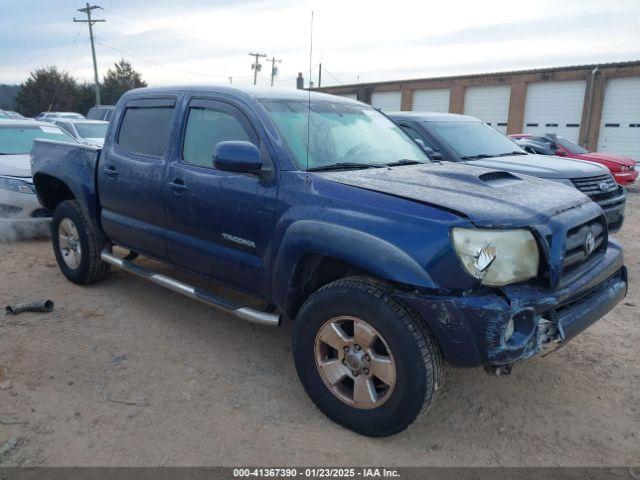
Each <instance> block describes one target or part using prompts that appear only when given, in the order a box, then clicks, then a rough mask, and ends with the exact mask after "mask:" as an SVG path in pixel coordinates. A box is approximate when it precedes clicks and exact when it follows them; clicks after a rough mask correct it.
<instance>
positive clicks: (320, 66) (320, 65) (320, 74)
mask: <svg viewBox="0 0 640 480" xmlns="http://www.w3.org/2000/svg"><path fill="white" fill-rule="evenodd" d="M321 85H322V62H320V64H319V65H318V88H320V86H321Z"/></svg>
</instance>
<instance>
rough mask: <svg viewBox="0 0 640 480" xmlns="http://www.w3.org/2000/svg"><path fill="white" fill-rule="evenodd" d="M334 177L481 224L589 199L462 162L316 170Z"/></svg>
mask: <svg viewBox="0 0 640 480" xmlns="http://www.w3.org/2000/svg"><path fill="white" fill-rule="evenodd" d="M314 175H318V176H319V177H321V178H323V179H325V180H329V181H332V182H337V183H342V184H345V185H351V186H353V187H358V188H363V189H367V190H372V191H376V192H380V193H384V194H387V195H393V196H396V197H401V198H406V199H408V200H413V201H416V202H420V203H425V204H429V205H433V206H436V207H440V208H444V209H446V210H449V211H453V212H455V213H456V214H459V215H461V216H463V217H466V218H468V219H469V220H471V221H472V222H473V223H474V224H476V225H477V226H487V227H489V226H490V227H519V226H529V225H532V224H535V223H543V222H545V221H546V220H547V219H548V218H549V217H552V216H553V215H556V214H558V213H560V212H563V211H565V210H569V209H571V208H574V207H576V206H578V205H581V204H584V203H588V202H590V201H591V200H589V198H588V197H587V196H585V195H583V194H582V193H580V192H579V191H578V190H577V189H575V188H573V187H569V186H565V185H562V184H560V183H557V182H550V181H548V180H542V179H539V178H535V177H529V176H520V175H515V174H512V173H508V172H504V171H499V170H491V169H487V168H479V167H472V166H469V165H465V164H460V163H446V164H435V163H432V164H426V165H409V166H401V167H390V168H376V169H373V168H372V169H367V170H348V171H339V172H318V173H314Z"/></svg>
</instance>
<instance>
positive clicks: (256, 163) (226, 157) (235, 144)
mask: <svg viewBox="0 0 640 480" xmlns="http://www.w3.org/2000/svg"><path fill="white" fill-rule="evenodd" d="M213 166H214V167H215V168H217V169H218V170H222V171H225V172H237V173H257V172H258V171H259V170H260V169H261V168H262V159H261V158H260V150H258V147H256V146H255V145H254V144H253V143H251V142H240V141H231V142H220V143H218V144H217V145H216V148H215V150H214V152H213Z"/></svg>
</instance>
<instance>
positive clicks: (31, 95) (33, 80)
mask: <svg viewBox="0 0 640 480" xmlns="http://www.w3.org/2000/svg"><path fill="white" fill-rule="evenodd" d="M77 89H78V84H77V82H76V80H75V79H74V78H73V77H72V76H71V75H69V73H68V72H62V71H59V70H58V68H57V67H56V66H55V65H54V66H50V67H43V68H38V69H36V70H34V71H33V72H31V73H30V74H29V78H28V79H27V80H26V81H25V82H24V83H23V84H22V85H21V89H20V93H18V95H17V97H16V105H17V106H18V109H19V110H20V112H22V114H23V115H27V116H29V117H31V116H34V115H38V114H39V113H40V112H46V111H48V110H51V111H56V110H58V111H65V110H68V111H74V110H75V109H76V108H77Z"/></svg>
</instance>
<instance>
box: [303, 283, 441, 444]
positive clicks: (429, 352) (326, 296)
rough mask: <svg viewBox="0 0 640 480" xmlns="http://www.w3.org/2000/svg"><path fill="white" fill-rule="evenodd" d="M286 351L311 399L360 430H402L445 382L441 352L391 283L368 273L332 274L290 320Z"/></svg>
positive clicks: (371, 433) (368, 432) (340, 421)
mask: <svg viewBox="0 0 640 480" xmlns="http://www.w3.org/2000/svg"><path fill="white" fill-rule="evenodd" d="M336 327H337V328H336ZM356 331H357V332H358V333H356ZM335 332H338V335H337V336H334V333H335ZM362 332H364V334H363V333H362ZM371 338H375V341H374V342H373V343H372V345H373V347H371V346H370V345H371V342H370V339H371ZM345 339H346V343H345V342H344V340H345ZM359 339H360V340H363V339H364V341H361V342H360V343H362V344H363V345H362V346H360V345H359V344H358V343H357V341H360V340H359ZM367 345H369V346H367ZM356 347H360V348H359V349H356ZM341 348H342V350H343V351H344V353H343V354H340V349H341ZM292 350H293V357H294V362H295V366H296V370H297V372H298V377H299V378H300V381H301V383H302V385H303V386H304V389H305V390H306V392H307V394H308V395H309V397H311V400H312V401H313V402H314V403H315V405H316V406H317V407H318V408H319V409H320V410H321V411H322V412H323V413H324V414H325V415H327V416H328V417H329V418H330V419H331V420H333V421H334V422H336V423H338V424H340V425H342V426H344V427H346V428H348V429H350V430H353V431H355V432H357V433H360V434H362V435H368V436H372V437H385V436H389V435H394V434H396V433H398V432H401V431H402V430H404V429H406V428H407V427H408V426H409V425H411V423H413V421H414V420H415V419H416V417H417V416H418V415H419V414H420V412H421V411H425V412H426V411H427V410H428V408H429V407H430V406H431V405H432V404H433V402H434V401H435V399H436V396H437V394H438V391H439V390H440V388H441V385H442V382H443V372H444V368H443V364H442V355H441V353H440V350H439V347H438V345H437V343H436V341H435V340H434V338H433V336H432V335H431V333H430V332H429V331H428V330H427V328H426V325H425V324H424V321H423V320H422V319H421V318H419V317H418V316H417V314H416V313H415V312H413V311H412V310H410V309H408V308H407V307H405V306H404V305H402V304H401V303H400V302H399V301H397V300H396V299H395V298H394V297H393V289H392V288H391V287H389V286H388V285H386V284H384V283H382V282H380V281H379V280H376V279H373V278H369V277H348V278H344V279H341V280H337V281H335V282H333V283H330V284H328V285H326V286H324V287H322V288H321V289H320V290H318V291H317V292H315V293H314V294H313V295H311V296H310V297H309V298H308V299H307V301H306V302H305V303H304V305H303V306H302V308H301V309H300V312H299V313H298V316H297V318H296V322H295V325H294V331H293V348H292ZM362 352H368V354H367V353H365V354H364V356H362ZM367 359H368V360H369V362H367ZM340 364H342V366H341V365H340ZM381 366H382V367H384V368H382V367H381ZM367 367H370V368H367ZM391 367H393V368H391ZM345 369H346V374H345ZM374 372H375V373H374ZM378 372H381V373H382V374H381V376H380V377H378V376H376V374H377V373H378ZM391 372H394V374H393V375H392V373H391ZM338 378H340V380H337V379H338ZM381 379H384V381H383V380H381ZM334 382H335V383H334ZM372 388H373V393H372ZM350 389H351V390H350ZM356 389H357V390H358V392H357V393H356ZM363 392H364V393H363ZM363 399H364V401H358V400H363Z"/></svg>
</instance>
